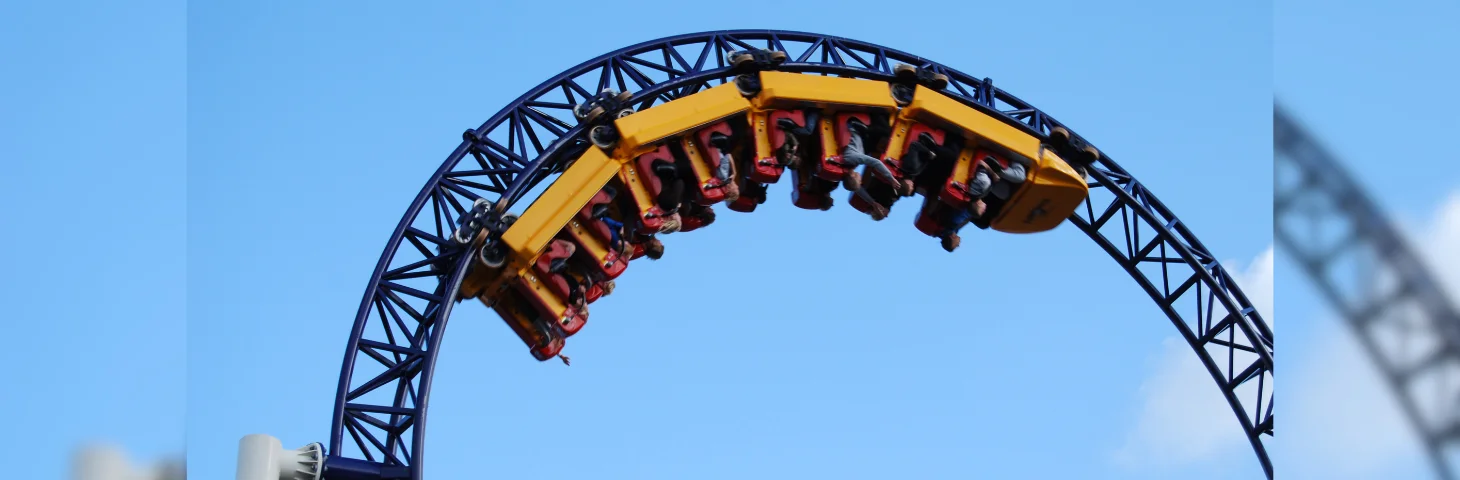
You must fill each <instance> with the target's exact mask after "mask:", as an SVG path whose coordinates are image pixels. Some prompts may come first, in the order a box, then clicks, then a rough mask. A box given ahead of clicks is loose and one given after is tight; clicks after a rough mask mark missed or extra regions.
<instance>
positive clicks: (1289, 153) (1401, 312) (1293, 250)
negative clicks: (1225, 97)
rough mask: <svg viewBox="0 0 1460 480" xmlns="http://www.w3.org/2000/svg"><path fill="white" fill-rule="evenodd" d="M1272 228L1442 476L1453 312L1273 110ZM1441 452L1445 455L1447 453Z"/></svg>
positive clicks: (1458, 400)
mask: <svg viewBox="0 0 1460 480" xmlns="http://www.w3.org/2000/svg"><path fill="white" fill-rule="evenodd" d="M1273 142H1274V155H1275V163H1276V178H1275V182H1274V189H1275V191H1274V194H1273V215H1274V219H1275V225H1274V228H1273V233H1274V235H1276V236H1277V239H1278V242H1279V246H1280V247H1281V248H1283V249H1284V252H1285V256H1288V257H1290V258H1292V259H1293V261H1294V262H1296V263H1297V265H1298V266H1299V267H1300V269H1301V270H1302V271H1303V272H1304V274H1305V275H1307V276H1308V277H1309V279H1310V280H1312V282H1313V284H1314V285H1316V286H1317V288H1318V291H1319V293H1320V294H1321V295H1322V296H1323V297H1324V298H1325V299H1326V300H1327V301H1328V303H1329V304H1330V305H1332V306H1333V308H1334V310H1335V311H1336V312H1337V313H1338V314H1339V315H1340V316H1341V317H1343V320H1344V321H1345V323H1347V324H1348V326H1349V327H1351V328H1352V329H1353V331H1354V333H1355V334H1357V338H1358V340H1359V343H1360V344H1362V345H1363V349H1364V350H1365V352H1366V353H1367V354H1368V355H1369V357H1370V358H1371V359H1372V360H1373V361H1374V365H1375V367H1376V368H1377V369H1378V371H1379V373H1380V375H1381V376H1382V377H1383V378H1384V381H1385V382H1386V383H1387V384H1388V385H1389V386H1390V387H1391V388H1393V390H1394V392H1395V394H1396V397H1397V399H1398V401H1399V404H1400V406H1401V408H1402V409H1403V410H1404V413H1405V415H1406V416H1407V417H1408V418H1409V419H1410V421H1411V422H1412V423H1413V426H1414V427H1415V428H1416V429H1417V430H1418V432H1419V434H1420V437H1421V439H1422V441H1423V442H1424V444H1425V448H1426V449H1427V451H1428V453H1429V455H1430V458H1431V460H1432V461H1433V463H1434V466H1435V468H1436V470H1437V472H1438V473H1439V475H1440V477H1441V478H1444V479H1453V478H1455V476H1454V473H1453V472H1454V469H1453V467H1452V465H1453V464H1454V463H1453V460H1454V457H1455V455H1454V453H1455V452H1454V450H1455V447H1457V446H1460V442H1457V440H1460V408H1457V407H1460V317H1457V316H1456V314H1455V310H1454V308H1453V304H1452V303H1450V301H1449V299H1448V298H1447V297H1446V295H1445V294H1444V291H1443V289H1442V287H1441V286H1440V284H1439V283H1438V282H1436V281H1435V280H1434V277H1432V276H1431V275H1430V273H1429V271H1428V270H1427V269H1426V267H1425V266H1424V262H1423V261H1422V260H1421V259H1420V258H1419V256H1418V255H1417V254H1416V253H1415V251H1414V250H1412V249H1411V248H1410V247H1409V245H1408V244H1406V243H1405V241H1404V240H1403V238H1402V235H1401V234H1400V233H1399V232H1398V230H1396V229H1395V228H1394V227H1393V226H1392V225H1391V224H1390V223H1389V221H1388V220H1387V219H1386V218H1385V217H1384V215H1383V213H1382V212H1381V211H1380V210H1379V208H1378V206H1377V205H1376V204H1375V203H1374V202H1373V201H1372V200H1371V199H1370V198H1369V197H1368V196H1367V195H1366V194H1364V192H1363V191H1362V190H1360V189H1359V187H1358V185H1357V184H1356V183H1354V181H1353V180H1352V179H1351V178H1350V177H1349V176H1348V174H1347V173H1346V172H1345V171H1344V170H1343V167H1342V166H1341V164H1340V163H1339V161H1338V160H1337V159H1335V158H1334V156H1333V155H1332V154H1330V153H1329V152H1328V151H1327V150H1325V149H1324V148H1323V147H1322V146H1321V145H1320V144H1318V143H1317V141H1316V140H1315V139H1314V138H1313V137H1312V136H1311V135H1310V134H1309V133H1308V132H1307V131H1306V130H1304V129H1303V127H1302V126H1301V125H1299V124H1298V123H1297V122H1296V121H1295V120H1294V119H1293V118H1292V117H1290V116H1289V115H1288V114H1287V113H1286V112H1285V111H1284V110H1282V109H1281V108H1278V107H1275V108H1274V110H1273ZM1447 458H1449V460H1447Z"/></svg>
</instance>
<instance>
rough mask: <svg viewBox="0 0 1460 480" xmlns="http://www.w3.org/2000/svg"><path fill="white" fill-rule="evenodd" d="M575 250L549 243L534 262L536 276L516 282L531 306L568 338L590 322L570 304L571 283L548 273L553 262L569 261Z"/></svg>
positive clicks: (566, 244) (560, 242)
mask: <svg viewBox="0 0 1460 480" xmlns="http://www.w3.org/2000/svg"><path fill="white" fill-rule="evenodd" d="M572 249H574V247H573V246H572V243H571V242H568V241H566V240H563V239H554V240H553V241H552V242H549V243H548V246H547V248H546V250H544V251H543V253H542V255H538V257H537V261H535V262H533V270H534V271H535V273H536V275H530V276H521V277H518V278H517V279H516V281H515V283H516V284H517V287H518V290H519V291H521V292H522V295H523V296H524V297H526V298H527V300H528V303H530V304H532V305H533V306H535V307H537V309H538V311H539V312H541V313H542V314H543V316H544V317H547V318H553V319H555V321H556V323H557V324H558V326H559V327H560V328H561V329H562V331H563V334H564V335H565V336H572V335H573V334H575V333H578V330H581V329H582V328H583V324H584V323H586V322H587V321H588V315H587V314H586V313H585V312H582V311H579V310H578V309H576V308H574V307H573V306H572V305H571V304H570V303H569V302H568V292H569V288H568V281H567V280H566V279H564V278H563V277H562V275H559V274H555V273H551V272H550V271H549V270H550V268H551V265H552V262H553V261H554V260H557V259H562V260H564V261H567V260H568V259H569V257H570V255H571V250H572Z"/></svg>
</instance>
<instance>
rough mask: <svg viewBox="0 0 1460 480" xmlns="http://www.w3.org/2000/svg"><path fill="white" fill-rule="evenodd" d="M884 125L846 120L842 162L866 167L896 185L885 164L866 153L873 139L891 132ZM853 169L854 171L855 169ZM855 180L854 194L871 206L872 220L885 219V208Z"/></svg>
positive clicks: (853, 118) (875, 122)
mask: <svg viewBox="0 0 1460 480" xmlns="http://www.w3.org/2000/svg"><path fill="white" fill-rule="evenodd" d="M884 123H885V122H881V121H877V119H873V121H872V125H867V124H865V123H862V120H861V119H859V118H857V117H851V118H849V119H847V133H848V135H847V137H848V138H847V144H846V145H845V146H843V147H842V161H845V162H847V163H850V164H853V165H866V166H867V168H868V169H869V170H870V171H871V172H872V173H876V174H877V175H880V176H881V177H882V179H883V180H887V183H890V184H893V185H898V184H899V182H898V180H897V177H896V176H894V175H893V174H892V170H891V169H889V168H887V164H885V163H883V162H882V160H880V159H878V158H876V157H873V156H871V155H867V153H866V146H867V145H869V144H872V143H873V142H872V140H873V139H879V138H881V137H882V136H885V135H887V134H888V133H890V132H891V128H890V127H889V126H887V125H884ZM853 168H854V169H855V168H856V167H853ZM857 180H858V181H856V182H855V183H857V185H856V187H857V188H856V189H855V192H856V194H857V196H859V197H862V199H863V200H866V201H867V204H868V205H871V207H872V219H873V220H882V219H884V218H887V208H886V207H883V206H882V204H880V203H877V202H876V201H875V200H873V199H872V196H871V195H869V194H868V193H867V190H866V188H865V187H866V185H862V182H861V181H860V178H859V179H857ZM847 189H848V190H851V189H852V188H851V187H850V186H848V187H847Z"/></svg>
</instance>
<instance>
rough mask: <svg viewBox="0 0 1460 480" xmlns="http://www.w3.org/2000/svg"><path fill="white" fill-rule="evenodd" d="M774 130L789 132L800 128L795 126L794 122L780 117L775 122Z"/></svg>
mask: <svg viewBox="0 0 1460 480" xmlns="http://www.w3.org/2000/svg"><path fill="white" fill-rule="evenodd" d="M776 128H779V129H781V130H785V131H788V132H789V131H792V130H795V129H797V128H801V126H800V125H797V124H796V121H795V120H791V119H789V118H785V117H781V118H780V119H779V120H776Z"/></svg>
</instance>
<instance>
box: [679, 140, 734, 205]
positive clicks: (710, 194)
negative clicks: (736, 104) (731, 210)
mask: <svg viewBox="0 0 1460 480" xmlns="http://www.w3.org/2000/svg"><path fill="white" fill-rule="evenodd" d="M717 132H718V133H720V134H723V135H725V136H731V135H733V134H734V131H733V130H732V129H731V128H730V122H715V123H713V124H710V125H709V126H707V127H705V128H701V129H700V130H699V131H697V132H695V134H694V144H693V145H689V144H686V145H685V146H684V147H685V153H686V155H688V156H689V157H690V161H691V162H694V161H699V162H702V164H703V165H704V166H705V167H707V168H708V173H709V175H705V176H704V177H703V178H699V179H698V180H699V181H698V182H696V183H695V186H696V188H697V189H698V190H699V192H700V204H701V205H714V204H716V203H720V201H722V200H725V185H724V184H723V183H721V182H720V179H718V178H715V170H716V169H719V168H720V154H721V151H720V149H719V148H716V147H715V146H714V145H710V136H711V135H713V134H715V133H717ZM732 138H733V137H732ZM684 141H685V142H688V141H689V138H688V137H686V138H685V140H684ZM696 147H698V152H702V154H700V155H694V154H691V153H690V152H694V151H695V150H696ZM731 150H732V151H731V152H729V153H731V154H732V155H733V154H734V151H733V150H734V148H733V147H732V149H731ZM695 157H699V158H695ZM733 158H734V157H732V160H733ZM696 173H698V169H696ZM737 173H738V172H737ZM730 181H732V182H733V181H735V179H734V178H731V179H730Z"/></svg>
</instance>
